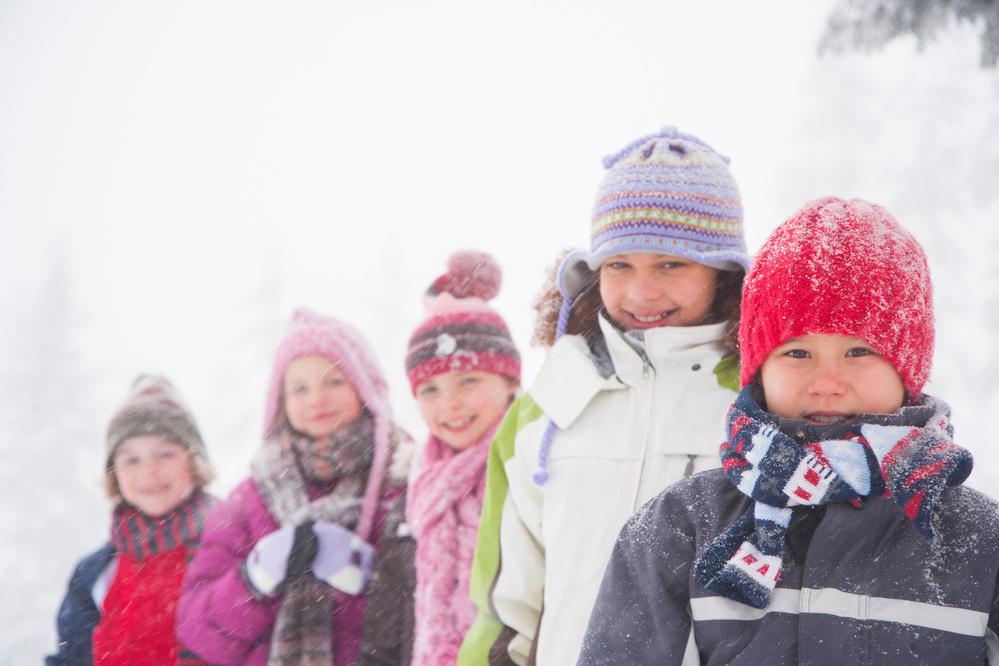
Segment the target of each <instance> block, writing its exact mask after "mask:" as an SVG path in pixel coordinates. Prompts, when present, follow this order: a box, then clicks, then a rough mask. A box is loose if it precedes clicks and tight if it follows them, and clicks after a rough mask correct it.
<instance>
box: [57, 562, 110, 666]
mask: <svg viewBox="0 0 999 666" xmlns="http://www.w3.org/2000/svg"><path fill="white" fill-rule="evenodd" d="M114 555H115V550H114V547H113V546H112V545H111V544H106V545H105V546H104V547H102V548H101V549H100V550H98V551H97V552H95V553H91V554H90V555H88V556H86V557H85V558H83V559H82V560H80V562H79V563H78V564H77V565H76V569H75V570H74V571H73V575H72V577H71V578H70V579H69V589H68V590H67V591H66V596H65V598H63V600H62V605H61V606H60V607H59V616H58V617H57V618H56V630H57V631H58V634H59V644H58V646H57V648H58V652H56V654H54V655H49V656H48V657H46V658H45V666H69V665H70V664H72V665H73V666H80V665H86V664H90V663H92V658H91V645H90V638H91V635H92V634H93V633H94V627H96V626H97V623H98V622H99V621H100V619H101V611H100V609H99V608H97V605H96V604H95V603H94V599H93V594H92V593H93V588H94V583H96V581H97V577H98V576H100V574H101V572H102V571H104V568H105V567H107V565H108V564H109V563H110V562H111V560H112V558H114Z"/></svg>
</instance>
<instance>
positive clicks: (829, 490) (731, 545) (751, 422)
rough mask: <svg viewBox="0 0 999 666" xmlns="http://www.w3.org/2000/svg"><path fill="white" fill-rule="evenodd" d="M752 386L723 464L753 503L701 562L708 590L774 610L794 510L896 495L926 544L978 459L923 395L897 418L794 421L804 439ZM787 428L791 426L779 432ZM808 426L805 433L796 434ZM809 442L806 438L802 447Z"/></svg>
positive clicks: (699, 571)
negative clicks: (946, 500)
mask: <svg viewBox="0 0 999 666" xmlns="http://www.w3.org/2000/svg"><path fill="white" fill-rule="evenodd" d="M753 390H754V387H751V386H750V387H746V388H744V389H743V390H742V392H741V393H740V394H739V396H738V398H736V401H735V403H734V404H733V405H732V408H731V409H730V410H729V414H728V433H729V437H728V440H727V441H726V442H725V443H723V444H722V447H721V460H722V468H723V469H724V470H725V473H726V474H727V475H728V478H729V480H731V482H732V483H733V484H734V485H735V486H736V487H737V488H738V489H739V491H740V492H742V493H743V494H744V495H746V496H748V497H750V498H752V499H753V500H754V503H753V504H752V506H751V508H750V509H748V510H747V511H746V512H745V513H744V514H743V515H742V516H741V517H739V518H738V519H736V521H735V522H734V523H733V524H732V525H731V526H730V527H729V528H728V529H727V530H726V531H725V532H723V533H722V534H721V535H720V536H718V537H717V538H716V539H715V540H714V541H712V542H711V544H709V545H708V547H707V548H706V549H705V551H704V553H703V554H702V555H701V556H700V558H699V559H698V560H697V562H696V563H695V573H696V576H697V580H698V581H700V582H701V584H702V585H704V587H705V588H707V589H709V590H712V591H714V592H716V593H718V594H720V595H722V596H725V597H728V598H729V599H734V600H735V601H739V602H742V603H745V604H749V605H750V606H753V607H754V608H766V607H767V605H769V603H770V599H771V597H772V594H773V590H774V587H775V586H776V584H777V581H778V580H779V578H780V573H781V566H782V562H783V553H784V542H785V541H784V536H785V533H786V531H787V527H788V525H789V524H790V521H791V515H792V511H793V509H794V507H807V506H816V505H820V504H826V503H831V502H852V503H854V504H857V505H858V506H859V502H860V500H861V498H863V497H877V496H881V495H885V496H888V497H891V498H892V499H893V500H894V501H895V503H896V504H897V505H898V507H899V509H900V510H901V511H902V512H903V513H904V514H905V516H906V517H907V518H908V519H909V520H910V521H911V522H912V524H913V526H914V527H915V528H916V529H917V530H918V531H919V533H920V534H922V535H923V536H924V537H926V538H927V539H930V540H932V539H933V538H934V537H935V531H934V527H933V523H932V516H933V509H934V507H935V506H936V505H937V503H938V502H939V500H940V496H941V494H942V493H943V491H944V489H945V488H946V487H947V486H957V485H960V484H962V483H963V482H964V480H965V479H967V478H968V475H969V474H970V473H971V468H972V465H973V462H972V458H971V454H970V453H969V452H968V451H966V450H965V449H963V448H961V447H959V446H957V445H955V444H954V443H953V442H952V441H951V437H952V435H953V430H952V429H951V425H950V412H949V410H948V408H947V405H945V404H944V403H943V402H940V401H938V400H935V399H933V398H931V397H929V396H926V395H924V396H922V397H921V398H920V401H919V402H918V403H917V404H916V405H913V406H909V407H903V408H902V409H901V410H900V411H899V412H898V413H897V414H893V415H878V416H870V417H860V418H858V419H857V420H855V421H852V422H848V423H844V424H836V425H834V426H826V427H820V428H816V427H811V428H809V426H808V424H805V423H804V422H795V423H796V424H797V427H796V428H795V430H797V432H798V433H799V434H800V435H802V436H801V437H798V438H797V439H796V437H794V436H792V434H789V432H786V431H785V430H786V429H787V427H788V426H787V424H786V422H784V423H781V422H780V421H778V419H776V418H775V417H774V416H772V415H771V414H770V413H768V412H766V411H764V410H763V409H761V408H760V407H759V405H758V404H757V403H756V401H755V400H754V399H753V396H752V394H753ZM782 425H784V429H782V428H781V426H782ZM798 428H800V429H798ZM802 440H803V441H802Z"/></svg>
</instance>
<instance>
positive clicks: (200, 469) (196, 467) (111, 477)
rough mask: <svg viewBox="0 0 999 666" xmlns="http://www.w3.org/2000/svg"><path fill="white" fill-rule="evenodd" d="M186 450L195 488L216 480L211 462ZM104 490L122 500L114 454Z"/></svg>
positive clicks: (110, 495) (107, 471)
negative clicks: (115, 470)
mask: <svg viewBox="0 0 999 666" xmlns="http://www.w3.org/2000/svg"><path fill="white" fill-rule="evenodd" d="M175 443H176V442H175ZM184 451H185V453H187V459H188V460H189V461H190V463H191V481H192V482H193V483H194V488H195V490H200V489H202V488H204V487H205V486H207V485H208V484H209V483H211V482H212V481H214V480H215V470H214V469H212V466H211V463H209V462H208V461H207V460H205V458H203V457H202V456H195V455H192V454H191V450H190V449H188V448H186V447H185V448H184ZM104 492H105V494H107V496H108V499H110V500H111V501H112V502H114V503H115V504H117V503H118V502H120V501H122V496H121V487H120V486H119V485H118V476H117V475H116V474H115V472H114V456H112V457H111V458H110V459H109V460H108V467H107V470H106V471H105V472H104Z"/></svg>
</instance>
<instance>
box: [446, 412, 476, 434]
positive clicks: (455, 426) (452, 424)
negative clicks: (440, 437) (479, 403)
mask: <svg viewBox="0 0 999 666" xmlns="http://www.w3.org/2000/svg"><path fill="white" fill-rule="evenodd" d="M474 420H475V417H474V416H469V417H468V418H464V419H455V420H453V421H444V422H442V423H441V426H443V428H444V429H445V430H447V431H449V432H461V431H463V430H466V429H467V428H468V426H470V425H472V421H474Z"/></svg>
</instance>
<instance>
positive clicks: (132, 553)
mask: <svg viewBox="0 0 999 666" xmlns="http://www.w3.org/2000/svg"><path fill="white" fill-rule="evenodd" d="M214 503H215V498H214V497H212V496H211V495H209V494H208V493H205V492H203V491H201V490H195V491H194V494H193V495H192V496H191V497H190V498H189V499H188V500H187V501H186V502H184V503H183V504H181V505H180V506H178V507H177V508H176V509H174V510H173V511H171V512H170V513H168V514H166V515H164V516H160V517H158V518H152V517H150V516H147V515H146V514H144V513H142V512H141V511H139V510H138V509H136V508H135V507H133V506H131V505H129V504H126V503H124V502H121V503H119V504H118V506H117V507H116V508H115V510H114V516H113V517H112V519H111V543H113V544H114V547H115V550H116V551H118V552H119V553H121V554H123V555H126V556H128V557H130V558H132V559H133V560H136V561H142V560H143V559H145V558H147V557H154V556H156V555H161V554H163V553H166V552H168V551H171V550H173V549H175V548H177V547H178V546H181V545H183V546H185V547H187V548H189V549H190V550H191V552H192V554H193V552H194V549H195V548H197V545H198V542H199V541H200V540H201V528H202V526H203V525H204V524H205V518H206V517H207V516H208V512H209V510H210V509H211V507H212V505H213V504H214Z"/></svg>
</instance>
